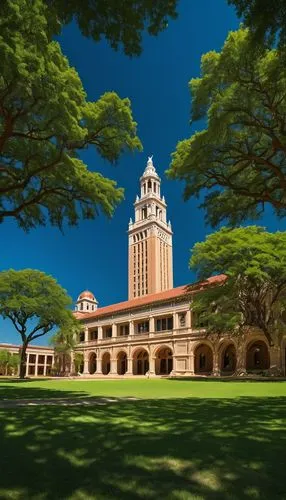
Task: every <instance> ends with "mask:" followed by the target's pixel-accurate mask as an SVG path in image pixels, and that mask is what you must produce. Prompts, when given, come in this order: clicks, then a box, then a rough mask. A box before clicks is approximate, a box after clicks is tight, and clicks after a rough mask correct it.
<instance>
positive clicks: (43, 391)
mask: <svg viewBox="0 0 286 500" xmlns="http://www.w3.org/2000/svg"><path fill="white" fill-rule="evenodd" d="M54 381H55V382H59V389H57V388H56V386H55V385H54V386H52V387H51V386H50V379H47V378H43V379H39V378H37V379H24V380H20V379H0V402H1V401H4V400H6V399H51V398H71V399H76V398H83V397H84V398H88V397H90V393H88V392H84V391H75V390H74V388H73V389H72V390H70V391H69V390H66V389H60V385H61V382H66V383H67V384H68V383H69V380H68V379H63V378H61V379H60V378H59V379H54ZM1 382H2V383H3V385H2V384H1ZM38 382H44V383H45V384H46V386H45V387H44V386H43V387H37V383H38ZM34 384H35V385H34Z"/></svg>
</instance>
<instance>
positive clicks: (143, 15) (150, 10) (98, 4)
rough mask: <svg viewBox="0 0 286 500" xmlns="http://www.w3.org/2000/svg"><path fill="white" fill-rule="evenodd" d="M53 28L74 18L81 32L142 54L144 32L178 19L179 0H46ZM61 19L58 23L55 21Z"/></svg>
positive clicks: (150, 31) (154, 29)
mask: <svg viewBox="0 0 286 500" xmlns="http://www.w3.org/2000/svg"><path fill="white" fill-rule="evenodd" d="M45 3H46V4H47V6H48V13H49V20H50V27H51V31H52V32H53V31H55V30H58V31H59V28H60V27H61V26H62V24H67V23H69V22H70V21H71V20H72V19H75V20H76V22H77V24H78V26H79V28H80V30H81V33H82V34H83V35H84V36H87V37H90V38H92V39H93V40H95V41H99V40H100V39H101V38H102V37H104V38H105V39H106V40H107V41H108V42H109V43H110V45H111V47H112V48H113V49H117V48H118V47H119V46H123V48H124V51H125V53H126V54H127V55H129V56H132V55H139V54H140V53H141V50H142V49H141V43H142V34H141V33H142V32H143V31H144V30H145V29H147V31H148V33H149V35H157V34H158V33H159V32H160V31H162V30H164V29H166V27H167V26H168V18H171V19H176V17H177V13H176V5H177V0H156V2H152V1H150V0H120V1H118V0H96V1H94V0H85V1H84V2H83V1H82V0H69V1H68V2H67V1H66V0H45ZM56 20H58V23H57V22H56Z"/></svg>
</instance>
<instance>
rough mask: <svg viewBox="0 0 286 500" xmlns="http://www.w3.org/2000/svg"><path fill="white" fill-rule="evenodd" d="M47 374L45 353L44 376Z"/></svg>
mask: <svg viewBox="0 0 286 500" xmlns="http://www.w3.org/2000/svg"><path fill="white" fill-rule="evenodd" d="M46 376H47V355H46V354H45V361H44V377H46Z"/></svg>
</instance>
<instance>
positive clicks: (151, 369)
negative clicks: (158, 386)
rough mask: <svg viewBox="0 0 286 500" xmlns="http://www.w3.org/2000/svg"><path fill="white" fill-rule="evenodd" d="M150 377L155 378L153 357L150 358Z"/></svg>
mask: <svg viewBox="0 0 286 500" xmlns="http://www.w3.org/2000/svg"><path fill="white" fill-rule="evenodd" d="M149 376H150V377H154V376H155V358H154V357H153V356H149Z"/></svg>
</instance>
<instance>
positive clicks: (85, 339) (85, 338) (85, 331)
mask: <svg viewBox="0 0 286 500" xmlns="http://www.w3.org/2000/svg"><path fill="white" fill-rule="evenodd" d="M84 341H85V342H88V327H87V326H86V327H85V329H84Z"/></svg>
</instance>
